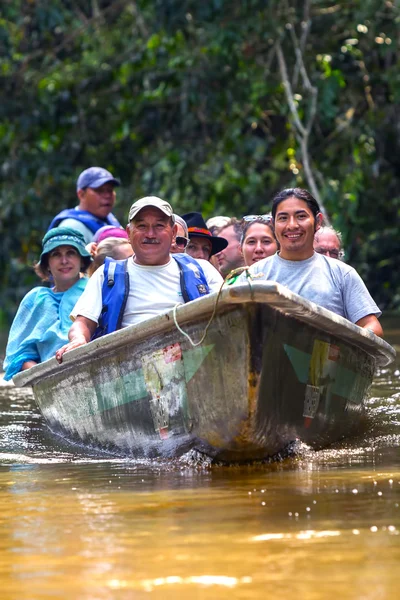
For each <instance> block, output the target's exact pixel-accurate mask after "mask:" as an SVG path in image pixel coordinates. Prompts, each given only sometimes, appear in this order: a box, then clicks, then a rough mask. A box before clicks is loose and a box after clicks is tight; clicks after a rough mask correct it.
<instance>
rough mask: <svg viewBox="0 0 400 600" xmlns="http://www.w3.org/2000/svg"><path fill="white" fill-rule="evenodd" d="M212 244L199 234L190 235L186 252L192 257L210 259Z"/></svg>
mask: <svg viewBox="0 0 400 600" xmlns="http://www.w3.org/2000/svg"><path fill="white" fill-rule="evenodd" d="M211 251H212V244H211V242H210V240H208V239H207V238H204V237H201V236H197V235H195V236H192V237H191V238H190V240H189V243H188V245H187V247H186V254H189V256H191V257H192V258H202V259H204V260H210V256H211Z"/></svg>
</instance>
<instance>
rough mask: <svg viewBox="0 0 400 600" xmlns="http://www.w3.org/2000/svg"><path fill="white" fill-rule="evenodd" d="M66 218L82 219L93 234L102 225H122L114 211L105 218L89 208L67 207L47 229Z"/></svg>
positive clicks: (56, 225)
mask: <svg viewBox="0 0 400 600" xmlns="http://www.w3.org/2000/svg"><path fill="white" fill-rule="evenodd" d="M64 219H75V220H76V221H80V222H81V223H83V225H86V227H87V228H88V229H90V231H91V232H92V233H93V234H95V233H96V231H97V230H98V229H100V227H104V226H105V225H113V226H114V227H121V225H120V223H119V221H118V220H117V218H116V217H114V215H113V214H112V213H110V214H109V215H108V216H107V217H106V218H105V219H100V218H99V217H95V216H94V215H92V213H90V212H88V211H87V210H80V209H79V208H78V209H77V208H66V209H65V210H62V211H61V212H60V213H58V215H56V216H55V217H54V219H53V220H52V222H51V223H50V225H49V227H48V228H47V231H49V229H53V227H58V226H59V224H60V223H61V221H63V220H64Z"/></svg>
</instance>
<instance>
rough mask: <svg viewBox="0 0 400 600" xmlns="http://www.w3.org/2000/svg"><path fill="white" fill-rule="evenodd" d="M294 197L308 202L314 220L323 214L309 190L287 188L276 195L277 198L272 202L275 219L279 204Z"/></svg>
mask: <svg viewBox="0 0 400 600" xmlns="http://www.w3.org/2000/svg"><path fill="white" fill-rule="evenodd" d="M293 197H295V198H297V199H298V200H303V201H304V202H306V204H307V206H308V208H309V209H310V210H311V212H312V214H313V215H314V218H316V217H317V214H318V213H320V212H321V209H320V207H319V204H318V202H317V201H316V199H315V198H314V196H312V195H311V194H310V192H308V191H307V190H303V189H302V188H286V189H285V190H282V191H281V192H278V194H276V196H275V198H274V199H273V200H272V216H273V217H274V219H275V215H276V210H277V208H278V204H280V203H281V202H283V201H284V200H287V199H288V198H293Z"/></svg>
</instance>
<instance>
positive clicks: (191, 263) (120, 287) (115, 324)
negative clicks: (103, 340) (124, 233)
mask: <svg viewBox="0 0 400 600" xmlns="http://www.w3.org/2000/svg"><path fill="white" fill-rule="evenodd" d="M172 256H173V258H174V259H175V260H176V262H177V264H178V267H179V270H180V284H181V290H182V297H183V300H184V301H185V302H190V301H191V300H196V298H201V296H206V295H207V294H209V293H210V288H209V286H208V283H207V279H206V276H205V274H204V271H203V269H202V267H201V265H200V264H199V263H198V262H197V261H196V260H195V259H194V258H192V257H191V256H188V255H187V254H182V253H178V254H173V255H172ZM128 260H129V259H128V258H126V259H125V260H113V259H112V258H109V257H107V258H106V260H105V262H104V282H103V287H102V290H101V294H102V305H103V307H102V309H101V313H100V317H99V323H98V326H97V328H96V331H95V332H94V334H93V336H92V340H93V339H95V338H98V337H101V336H103V335H106V334H107V333H111V332H113V331H116V330H117V329H121V325H122V319H123V316H124V311H125V306H126V301H127V299H128V295H129V274H128Z"/></svg>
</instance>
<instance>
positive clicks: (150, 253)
mask: <svg viewBox="0 0 400 600" xmlns="http://www.w3.org/2000/svg"><path fill="white" fill-rule="evenodd" d="M126 230H127V233H128V235H129V240H130V243H131V245H132V248H133V251H134V256H133V257H131V258H129V259H128V262H127V270H128V274H129V282H130V286H129V294H128V299H127V302H126V305H125V310H124V313H123V317H122V323H121V324H122V327H127V326H128V325H133V324H136V323H139V322H140V321H143V320H145V319H148V318H150V317H152V316H155V315H158V314H160V313H163V312H166V311H168V310H170V309H171V308H173V307H174V306H175V305H176V304H179V303H183V302H184V297H183V290H182V289H181V271H180V268H179V266H178V262H177V260H175V259H174V258H172V256H171V254H170V248H171V243H172V242H173V240H174V238H175V236H176V232H177V227H176V225H175V224H174V217H173V210H172V207H171V206H170V204H168V202H165V201H164V200H161V198H157V197H155V196H149V197H146V198H141V199H140V200H138V201H137V202H134V203H133V204H132V206H131V208H130V211H129V223H128V225H127V228H126ZM188 260H190V261H191V263H192V264H191V265H189V267H190V268H192V269H194V271H197V270H198V267H199V266H200V267H201V269H200V270H202V272H203V273H204V276H205V279H206V283H207V286H208V288H209V291H210V292H214V291H218V290H219V289H220V287H221V285H222V282H223V279H222V277H221V275H220V274H219V273H218V271H217V270H216V269H215V268H214V267H213V266H212V265H211V264H210V263H209V262H208V261H206V260H200V259H199V260H198V261H197V262H196V261H195V260H194V259H191V258H189V259H188ZM103 282H104V266H103V267H100V268H99V269H97V271H95V273H94V274H93V275H92V277H91V278H90V280H89V281H88V284H87V293H86V290H85V292H84V293H83V294H82V296H81V297H80V299H79V301H78V302H77V304H76V306H75V307H74V310H73V311H72V314H71V318H72V319H74V323H73V325H72V327H71V329H70V331H69V335H68V338H69V340H70V341H69V343H68V344H66V345H65V346H63V347H62V348H60V350H58V351H57V353H56V359H57V360H58V361H59V362H62V356H63V354H64V352H68V351H69V350H72V349H73V348H77V347H78V346H82V345H84V344H86V343H87V342H89V341H90V339H91V337H92V336H93V334H94V332H95V330H96V328H97V325H98V323H99V318H100V314H101V311H102V307H103V299H102V287H103Z"/></svg>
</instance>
